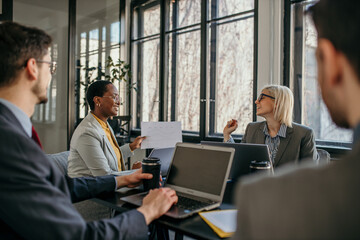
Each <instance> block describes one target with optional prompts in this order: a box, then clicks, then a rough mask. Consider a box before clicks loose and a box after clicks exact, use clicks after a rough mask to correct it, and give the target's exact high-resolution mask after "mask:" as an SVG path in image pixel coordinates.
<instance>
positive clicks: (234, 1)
mask: <svg viewBox="0 0 360 240" xmlns="http://www.w3.org/2000/svg"><path fill="white" fill-rule="evenodd" d="M209 2H210V5H209V15H208V16H211V19H214V18H218V17H223V16H228V15H231V14H235V13H239V12H244V11H248V10H252V9H254V0H241V1H239V0H209ZM217 4H218V5H217ZM212 12H214V14H213V15H212V14H211V13H212Z"/></svg>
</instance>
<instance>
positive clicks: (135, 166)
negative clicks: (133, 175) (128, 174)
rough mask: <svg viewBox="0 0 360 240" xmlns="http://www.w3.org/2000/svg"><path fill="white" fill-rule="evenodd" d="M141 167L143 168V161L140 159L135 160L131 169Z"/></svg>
mask: <svg viewBox="0 0 360 240" xmlns="http://www.w3.org/2000/svg"><path fill="white" fill-rule="evenodd" d="M139 168H141V162H140V161H136V162H134V164H133V165H132V167H131V169H139Z"/></svg>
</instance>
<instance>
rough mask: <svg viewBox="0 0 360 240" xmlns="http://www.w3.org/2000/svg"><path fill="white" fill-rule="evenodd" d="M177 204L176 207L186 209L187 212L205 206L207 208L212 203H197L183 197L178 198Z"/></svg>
mask: <svg viewBox="0 0 360 240" xmlns="http://www.w3.org/2000/svg"><path fill="white" fill-rule="evenodd" d="M178 199H179V200H178V202H177V204H176V206H178V207H181V208H184V209H187V210H195V209H199V208H202V207H205V206H208V205H210V204H212V203H208V202H201V201H197V200H194V199H191V198H187V197H184V196H178Z"/></svg>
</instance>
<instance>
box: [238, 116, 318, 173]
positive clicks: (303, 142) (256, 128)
mask: <svg viewBox="0 0 360 240" xmlns="http://www.w3.org/2000/svg"><path fill="white" fill-rule="evenodd" d="M265 124H266V121H263V122H253V123H249V124H248V125H247V127H246V130H245V134H244V136H243V138H242V141H241V142H242V143H258V144H264V143H265V134H264V126H265ZM305 158H312V159H313V160H314V161H317V160H318V154H317V151H316V146H315V136H314V132H313V130H312V129H311V128H309V127H306V126H303V125H300V124H297V123H292V127H287V129H286V138H282V137H280V146H279V149H278V152H277V154H276V156H275V159H274V166H275V167H278V166H280V165H283V164H285V163H290V162H299V161H300V160H301V159H305Z"/></svg>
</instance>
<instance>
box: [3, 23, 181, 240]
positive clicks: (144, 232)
mask: <svg viewBox="0 0 360 240" xmlns="http://www.w3.org/2000/svg"><path fill="white" fill-rule="evenodd" d="M50 46H51V37H50V36H49V35H47V34H46V33H45V32H43V31H42V30H39V29H36V28H29V27H25V26H22V25H19V24H16V23H11V22H5V23H1V24H0V182H1V184H0V239H147V238H148V228H147V225H148V224H149V223H150V222H152V221H153V220H154V219H156V218H158V217H160V216H161V215H162V214H164V213H165V212H166V211H167V210H168V209H169V208H170V207H171V205H172V204H173V203H175V202H176V201H177V196H176V194H175V191H173V190H171V189H169V188H163V189H157V190H153V191H150V193H149V194H148V196H147V197H146V198H145V199H144V202H143V205H142V206H141V207H139V208H138V209H136V210H132V211H128V212H126V213H123V214H120V215H118V216H116V217H114V218H112V219H105V220H101V221H97V222H85V221H84V220H83V218H82V217H81V216H80V215H79V213H78V212H77V211H76V210H75V209H74V207H73V206H72V202H76V201H81V200H84V199H88V198H91V197H94V196H96V195H97V194H100V193H105V192H111V191H114V190H115V189H116V188H120V187H123V186H128V187H133V186H136V185H138V184H139V183H140V182H141V180H142V179H149V178H151V177H152V176H151V174H143V173H141V170H139V171H137V172H135V173H134V174H131V175H128V176H118V177H114V176H104V177H98V178H79V179H71V178H68V177H66V176H64V175H62V174H61V173H60V171H59V170H58V169H57V167H56V166H55V165H54V164H53V163H52V162H50V161H49V160H48V159H47V157H46V156H45V154H44V152H43V151H42V149H41V148H40V146H39V142H38V139H37V138H36V134H35V132H34V131H32V124H31V121H30V118H29V117H30V116H31V115H32V114H33V112H34V107H35V104H37V103H43V102H46V101H47V94H46V92H47V88H48V85H49V82H50V80H51V74H52V73H54V71H55V63H53V62H51V58H50V55H49V52H48V48H49V47H50ZM32 138H33V139H34V140H35V141H34V140H33V139H32Z"/></svg>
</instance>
